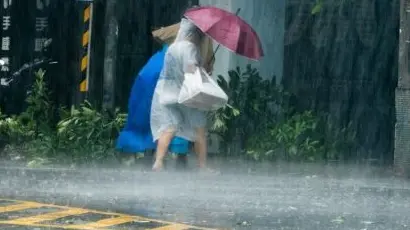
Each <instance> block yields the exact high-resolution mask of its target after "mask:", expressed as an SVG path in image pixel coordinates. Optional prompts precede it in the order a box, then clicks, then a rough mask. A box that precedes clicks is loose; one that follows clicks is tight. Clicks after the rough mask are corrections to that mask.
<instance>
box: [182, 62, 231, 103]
mask: <svg viewBox="0 0 410 230" xmlns="http://www.w3.org/2000/svg"><path fill="white" fill-rule="evenodd" d="M184 77H185V79H184V82H183V84H182V87H181V91H180V93H179V97H178V103H180V104H183V105H185V106H188V107H191V108H196V109H200V110H204V111H211V110H217V109H219V108H221V107H223V106H225V105H226V103H227V102H228V95H226V93H225V92H224V91H223V90H222V89H221V87H219V85H218V83H217V82H216V81H215V80H214V79H212V77H211V76H209V75H208V74H207V73H206V72H205V71H204V70H203V69H202V68H196V71H195V73H193V74H192V73H186V74H185V75H184Z"/></svg>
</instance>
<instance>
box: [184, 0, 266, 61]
mask: <svg viewBox="0 0 410 230" xmlns="http://www.w3.org/2000/svg"><path fill="white" fill-rule="evenodd" d="M184 16H185V17H186V18H188V19H189V20H191V21H192V22H193V23H194V24H195V25H196V26H197V27H198V28H199V29H200V30H201V31H202V32H204V33H205V34H207V35H208V36H209V37H211V38H213V39H214V40H215V41H216V42H218V43H219V44H221V45H223V46H225V47H226V48H227V49H229V50H231V51H232V52H234V53H236V54H239V55H242V56H245V57H247V58H250V59H254V60H259V59H260V58H261V57H262V56H263V50H262V45H261V42H260V39H259V37H258V35H257V34H256V32H255V30H254V29H253V28H252V27H251V26H250V25H249V24H248V23H246V22H245V21H244V20H242V19H241V18H240V17H238V16H237V15H235V14H233V13H230V12H228V11H225V10H223V9H220V8H217V7H213V6H203V7H196V8H192V9H189V10H187V11H186V12H185V14H184Z"/></svg>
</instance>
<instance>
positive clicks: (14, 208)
mask: <svg viewBox="0 0 410 230" xmlns="http://www.w3.org/2000/svg"><path fill="white" fill-rule="evenodd" d="M42 206H44V205H42V204H39V203H33V202H24V203H21V204H12V205H8V206H3V207H0V213H4V212H15V211H21V210H25V209H30V208H39V207H42Z"/></svg>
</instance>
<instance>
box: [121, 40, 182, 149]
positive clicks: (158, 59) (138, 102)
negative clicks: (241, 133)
mask: <svg viewBox="0 0 410 230" xmlns="http://www.w3.org/2000/svg"><path fill="white" fill-rule="evenodd" d="M167 48H168V45H167V44H166V43H164V44H163V48H162V49H161V50H159V51H158V52H157V53H155V54H154V55H153V56H152V57H151V58H150V59H149V60H148V62H147V63H146V65H145V66H144V67H143V68H142V69H141V71H140V72H139V73H138V76H137V77H136V79H135V81H134V85H133V87H132V90H131V94H130V97H129V104H128V118H127V122H126V125H125V127H124V128H123V130H122V131H121V132H120V135H119V137H118V139H117V143H116V149H117V151H120V152H122V153H129V154H138V153H143V152H145V151H147V150H153V149H155V148H156V143H155V142H154V141H153V137H152V133H151V127H150V111H151V102H152V97H153V93H154V89H155V86H156V84H157V81H158V78H159V75H160V72H161V70H162V66H163V62H164V56H165V52H166V50H167ZM188 145H189V143H188V141H187V140H184V139H182V138H178V137H176V138H174V139H173V140H172V142H171V145H170V151H171V152H173V153H178V154H187V153H188V149H189V148H188Z"/></svg>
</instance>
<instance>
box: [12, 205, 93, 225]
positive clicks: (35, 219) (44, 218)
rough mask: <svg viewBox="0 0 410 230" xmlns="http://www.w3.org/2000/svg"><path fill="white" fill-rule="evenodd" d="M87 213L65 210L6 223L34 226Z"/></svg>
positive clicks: (78, 210) (79, 210)
mask: <svg viewBox="0 0 410 230" xmlns="http://www.w3.org/2000/svg"><path fill="white" fill-rule="evenodd" d="M85 213H88V211H87V210H83V209H67V210H64V211H60V212H52V213H46V214H42V215H37V216H30V217H26V218H19V219H14V220H11V221H8V222H9V223H11V224H17V225H18V224H34V223H39V222H43V221H51V220H56V219H59V218H63V217H66V216H73V215H81V214H85Z"/></svg>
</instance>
